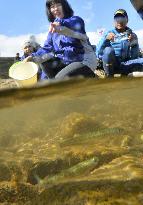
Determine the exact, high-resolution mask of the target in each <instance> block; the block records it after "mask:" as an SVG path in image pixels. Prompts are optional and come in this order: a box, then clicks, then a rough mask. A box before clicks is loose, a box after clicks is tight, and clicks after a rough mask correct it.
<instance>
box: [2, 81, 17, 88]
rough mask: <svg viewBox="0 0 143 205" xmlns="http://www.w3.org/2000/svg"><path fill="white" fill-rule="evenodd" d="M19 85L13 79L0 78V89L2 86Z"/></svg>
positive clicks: (15, 86)
mask: <svg viewBox="0 0 143 205" xmlns="http://www.w3.org/2000/svg"><path fill="white" fill-rule="evenodd" d="M18 87H19V85H18V83H17V81H16V80H13V79H1V80H0V89H4V88H18Z"/></svg>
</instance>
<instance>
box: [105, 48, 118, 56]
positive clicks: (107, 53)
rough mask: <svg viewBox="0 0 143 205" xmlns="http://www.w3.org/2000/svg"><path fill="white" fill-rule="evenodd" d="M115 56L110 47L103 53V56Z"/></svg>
mask: <svg viewBox="0 0 143 205" xmlns="http://www.w3.org/2000/svg"><path fill="white" fill-rule="evenodd" d="M114 54H115V51H114V48H112V47H106V48H105V49H104V51H103V55H108V56H112V55H114Z"/></svg>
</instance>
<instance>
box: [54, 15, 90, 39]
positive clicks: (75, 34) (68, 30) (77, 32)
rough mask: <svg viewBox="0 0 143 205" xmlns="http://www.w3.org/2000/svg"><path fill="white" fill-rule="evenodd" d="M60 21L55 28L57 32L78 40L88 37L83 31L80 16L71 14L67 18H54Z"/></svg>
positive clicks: (82, 22)
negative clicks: (71, 15)
mask: <svg viewBox="0 0 143 205" xmlns="http://www.w3.org/2000/svg"><path fill="white" fill-rule="evenodd" d="M56 21H57V22H59V23H60V26H59V27H58V28H57V32H58V33H59V34H62V35H65V36H69V37H72V38H76V39H79V40H87V39H88V37H87V35H86V32H85V24H84V21H83V19H82V18H80V17H78V16H73V17H71V18H69V19H56Z"/></svg>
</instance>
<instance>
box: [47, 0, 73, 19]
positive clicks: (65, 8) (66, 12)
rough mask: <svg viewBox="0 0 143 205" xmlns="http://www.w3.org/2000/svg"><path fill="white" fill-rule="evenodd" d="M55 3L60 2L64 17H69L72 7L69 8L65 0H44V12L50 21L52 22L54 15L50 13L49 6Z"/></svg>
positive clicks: (71, 14) (71, 13)
mask: <svg viewBox="0 0 143 205" xmlns="http://www.w3.org/2000/svg"><path fill="white" fill-rule="evenodd" d="M57 3H60V4H61V5H62V7H63V12H64V18H69V17H71V16H73V13H74V12H73V9H72V8H71V6H70V4H69V3H68V2H67V0H47V1H46V14H47V17H48V20H49V21H50V22H53V21H54V20H55V17H54V16H53V15H52V14H51V11H50V8H51V6H52V5H54V4H57Z"/></svg>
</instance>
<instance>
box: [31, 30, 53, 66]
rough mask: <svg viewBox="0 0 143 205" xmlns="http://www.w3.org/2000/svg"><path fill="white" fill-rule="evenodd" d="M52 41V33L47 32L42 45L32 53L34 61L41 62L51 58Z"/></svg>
mask: <svg viewBox="0 0 143 205" xmlns="http://www.w3.org/2000/svg"><path fill="white" fill-rule="evenodd" d="M53 56H54V53H53V41H52V34H51V33H49V34H48V36H47V40H46V41H45V43H44V46H43V47H41V48H39V49H38V50H37V51H36V52H35V53H32V57H33V61H34V62H35V63H43V62H45V61H47V60H49V59H51V58H53Z"/></svg>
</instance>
